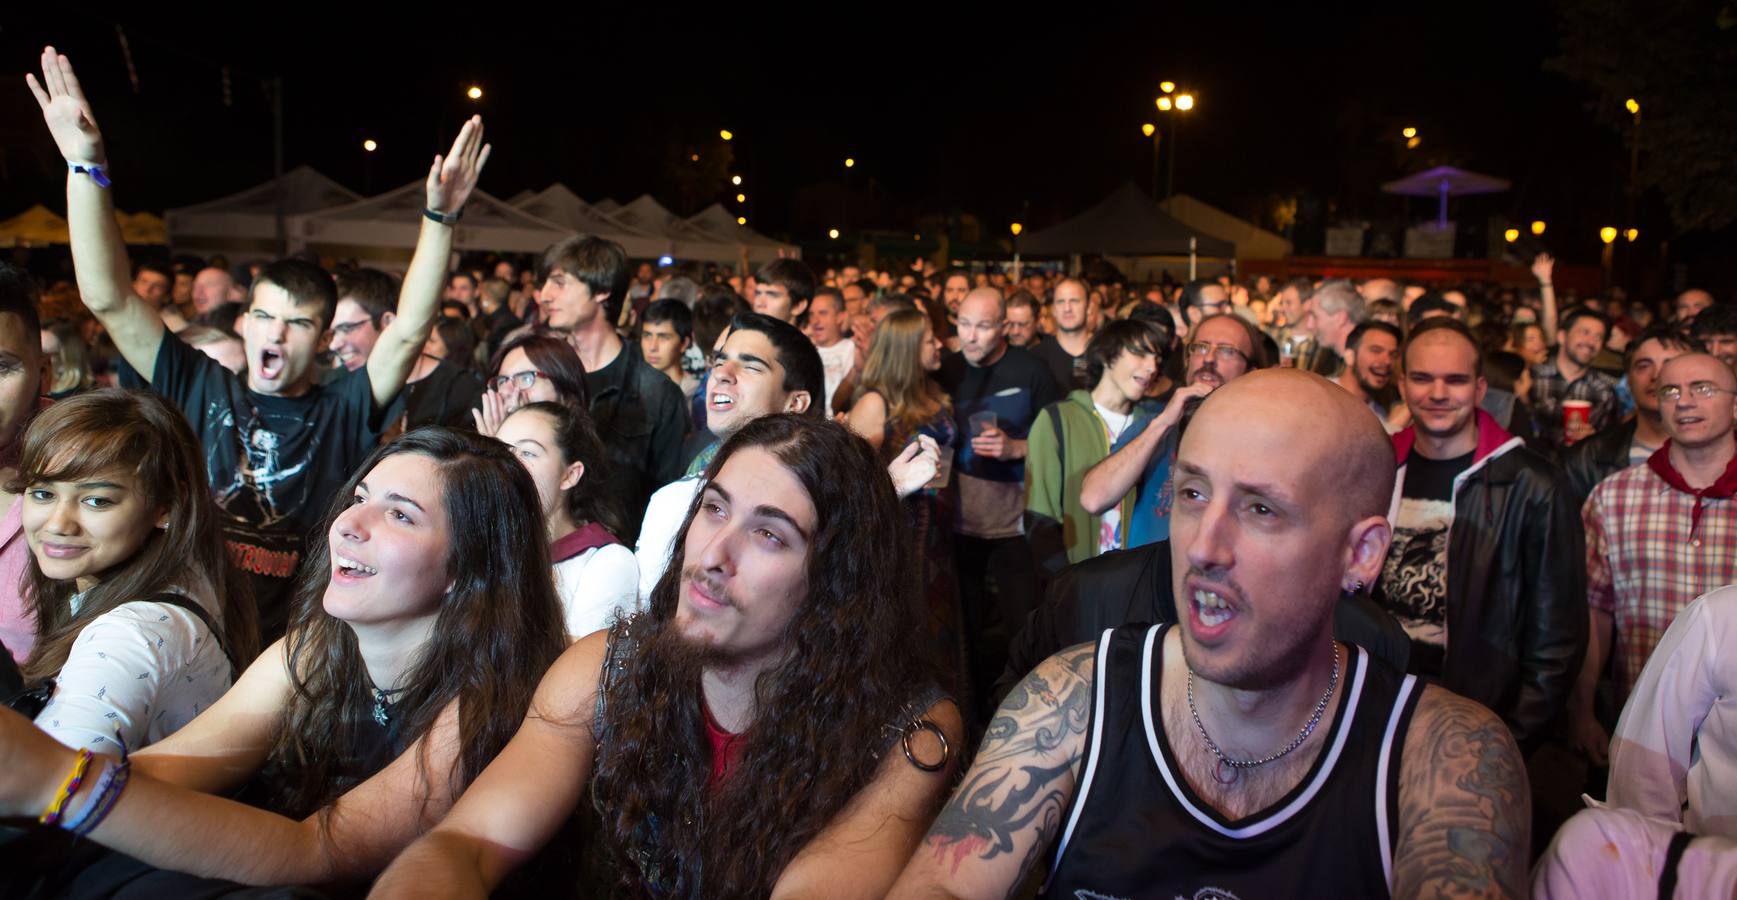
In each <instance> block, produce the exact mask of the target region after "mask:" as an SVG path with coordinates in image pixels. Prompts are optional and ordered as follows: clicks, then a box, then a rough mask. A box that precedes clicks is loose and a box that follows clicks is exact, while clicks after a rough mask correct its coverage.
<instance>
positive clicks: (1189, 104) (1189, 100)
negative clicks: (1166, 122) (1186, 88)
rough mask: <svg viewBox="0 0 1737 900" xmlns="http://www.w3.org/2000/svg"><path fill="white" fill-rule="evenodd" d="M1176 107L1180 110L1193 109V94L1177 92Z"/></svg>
mask: <svg viewBox="0 0 1737 900" xmlns="http://www.w3.org/2000/svg"><path fill="white" fill-rule="evenodd" d="M1176 108H1177V109H1179V110H1182V111H1183V112H1187V111H1189V110H1191V109H1193V108H1194V95H1193V94H1177V95H1176Z"/></svg>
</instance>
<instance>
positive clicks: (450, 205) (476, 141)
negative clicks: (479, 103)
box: [427, 116, 490, 213]
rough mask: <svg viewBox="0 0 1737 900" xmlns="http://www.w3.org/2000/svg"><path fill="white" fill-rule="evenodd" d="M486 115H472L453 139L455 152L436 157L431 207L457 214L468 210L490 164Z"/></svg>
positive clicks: (431, 170)
mask: <svg viewBox="0 0 1737 900" xmlns="http://www.w3.org/2000/svg"><path fill="white" fill-rule="evenodd" d="M482 135H483V123H482V116H471V117H470V121H468V122H466V123H464V127H463V128H460V129H459V130H458V137H457V138H454V139H453V142H452V151H451V152H449V153H447V154H446V155H445V156H438V155H437V156H435V157H434V165H432V166H429V168H428V185H427V188H428V208H429V209H432V210H434V211H435V212H438V213H454V212H458V211H459V210H460V209H462V208H464V204H465V201H467V200H469V199H470V195H471V192H472V191H474V190H476V182H477V178H478V177H479V176H481V175H482V170H483V166H484V165H486V164H487V163H488V161H489V149H490V147H489V145H488V144H485V143H483V142H482Z"/></svg>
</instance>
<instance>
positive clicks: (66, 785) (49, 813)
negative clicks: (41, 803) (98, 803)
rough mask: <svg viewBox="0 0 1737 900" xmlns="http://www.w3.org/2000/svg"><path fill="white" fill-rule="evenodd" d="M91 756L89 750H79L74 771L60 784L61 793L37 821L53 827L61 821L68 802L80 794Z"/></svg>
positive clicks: (57, 794) (73, 765)
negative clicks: (74, 795) (80, 786)
mask: <svg viewBox="0 0 1737 900" xmlns="http://www.w3.org/2000/svg"><path fill="white" fill-rule="evenodd" d="M91 756H92V754H91V752H90V749H89V748H84V747H81V748H79V751H78V758H77V759H75V760H73V763H72V771H71V772H68V773H67V775H66V780H65V781H62V782H61V783H60V791H59V792H58V793H56V794H55V797H54V799H53V800H52V801H50V802H49V804H48V808H47V809H44V810H43V811H42V815H41V816H38V817H37V819H36V821H38V822H41V823H42V824H44V825H53V824H55V823H57V822H59V821H60V814H61V813H62V812H65V811H66V804H67V802H68V801H70V800H72V795H73V794H76V793H78V786H79V785H80V784H82V783H83V782H84V773H85V770H86V769H88V768H90V761H91Z"/></svg>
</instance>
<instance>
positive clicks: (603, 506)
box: [496, 401, 640, 640]
mask: <svg viewBox="0 0 1737 900" xmlns="http://www.w3.org/2000/svg"><path fill="white" fill-rule="evenodd" d="M496 436H497V437H499V438H500V439H501V441H502V442H503V443H505V444H506V445H507V446H509V447H511V448H513V455H515V456H517V457H518V458H519V461H520V462H522V463H524V465H525V469H526V470H527V471H529V472H530V473H531V480H532V481H534V482H536V484H537V496H538V497H539V498H540V499H541V501H542V507H543V518H544V520H545V521H547V522H548V526H549V555H550V557H551V558H552V559H553V561H554V564H555V589H556V590H557V591H558V592H559V593H560V595H561V606H562V608H563V609H564V610H565V611H566V619H567V636H568V637H569V638H572V639H574V640H578V639H579V638H582V637H584V636H585V635H587V634H590V633H591V632H593V631H601V630H602V629H604V628H606V627H608V626H609V623H610V621H611V620H613V619H615V618H616V617H617V616H631V615H633V614H634V613H635V612H638V611H639V609H640V605H639V563H638V562H636V561H635V560H634V557H633V551H632V550H630V549H628V548H627V547H626V546H625V545H623V544H622V543H621V541H620V540H619V539H618V538H616V536H615V532H616V531H617V530H618V529H619V528H620V523H619V521H618V518H617V516H616V514H615V512H614V510H613V509H610V508H609V507H610V502H609V495H608V493H607V492H605V491H604V490H603V489H602V487H601V486H602V484H603V483H604V481H606V480H607V475H606V468H605V466H606V463H605V462H604V453H603V443H602V442H601V441H600V440H598V438H597V431H596V429H595V427H593V426H592V424H591V416H590V414H589V413H587V412H585V411H584V410H582V409H575V408H570V407H566V406H562V405H561V404H559V403H551V402H548V401H538V402H535V403H530V404H527V405H525V406H521V407H519V408H518V409H517V410H516V411H514V412H513V413H512V414H511V415H509V416H507V418H506V421H504V422H502V423H501V428H500V433H499V434H498V435H496Z"/></svg>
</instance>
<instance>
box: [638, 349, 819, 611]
mask: <svg viewBox="0 0 1737 900" xmlns="http://www.w3.org/2000/svg"><path fill="white" fill-rule="evenodd" d="M847 343H848V342H847ZM704 484H705V479H704V478H702V477H700V476H698V475H695V476H693V477H692V478H678V479H676V480H675V481H672V482H670V483H669V484H666V485H664V486H663V487H660V488H658V489H657V492H656V493H654V494H652V495H651V500H650V502H648V503H646V504H645V521H644V522H642V523H640V526H639V546H638V547H637V548H635V549H634V551H633V553H634V557H635V558H636V559H637V560H638V561H639V597H640V601H641V602H642V603H648V604H649V603H650V602H651V591H652V588H655V587H657V582H658V579H660V578H662V577H663V570H664V569H667V568H669V558H670V556H671V555H672V551H673V550H674V545H675V538H676V535H677V534H678V533H680V532H681V530H682V522H684V521H686V520H687V517H688V507H691V506H693V505H694V498H695V497H698V496H699V495H700V489H701V488H702V487H703V486H704Z"/></svg>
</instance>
